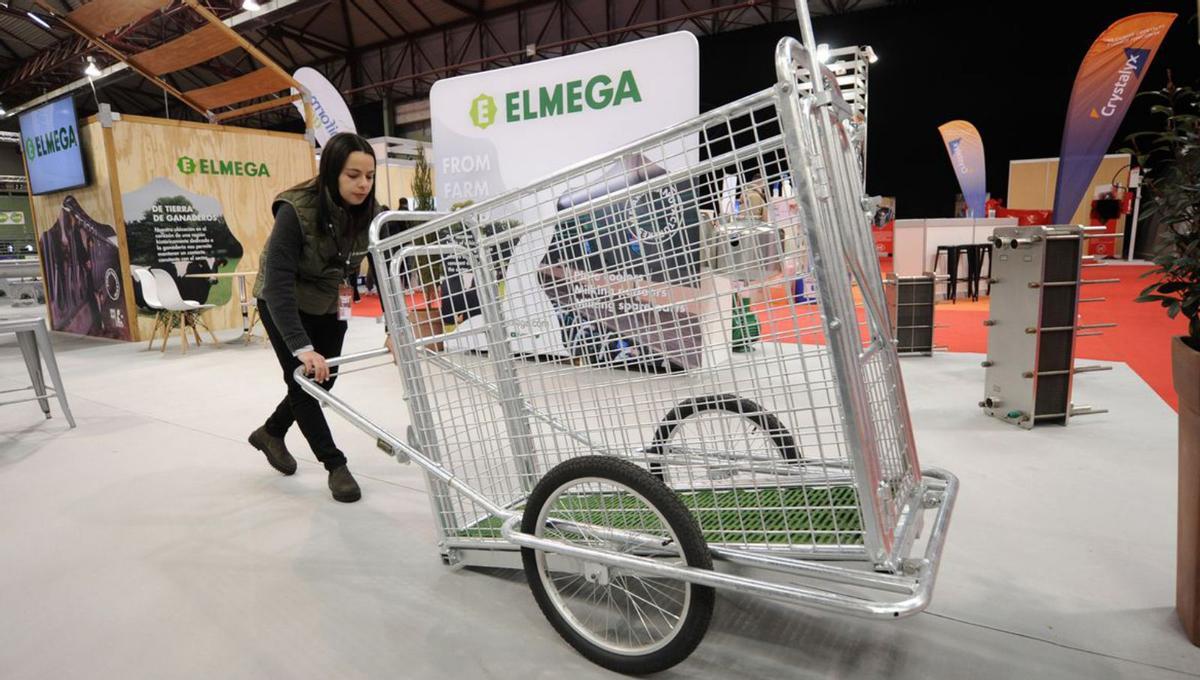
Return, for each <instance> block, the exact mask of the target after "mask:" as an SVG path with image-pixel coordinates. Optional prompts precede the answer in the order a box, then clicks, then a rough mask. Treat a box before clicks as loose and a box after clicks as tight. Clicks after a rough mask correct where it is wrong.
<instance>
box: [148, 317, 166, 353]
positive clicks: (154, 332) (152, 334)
mask: <svg viewBox="0 0 1200 680" xmlns="http://www.w3.org/2000/svg"><path fill="white" fill-rule="evenodd" d="M162 322H163V313H162V311H158V312H155V314H154V329H153V330H152V331H150V344H149V345H146V350H147V351H149V350H152V349H154V338H155V337H156V336H157V335H158V327H159V326H161V325H162Z"/></svg>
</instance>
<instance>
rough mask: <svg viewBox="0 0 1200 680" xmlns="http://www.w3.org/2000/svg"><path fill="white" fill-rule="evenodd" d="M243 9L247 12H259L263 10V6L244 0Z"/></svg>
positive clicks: (251, 0)
mask: <svg viewBox="0 0 1200 680" xmlns="http://www.w3.org/2000/svg"><path fill="white" fill-rule="evenodd" d="M242 9H243V10H245V11H247V12H257V11H258V10H260V9H262V5H260V4H258V3H257V2H255V1H254V0H242Z"/></svg>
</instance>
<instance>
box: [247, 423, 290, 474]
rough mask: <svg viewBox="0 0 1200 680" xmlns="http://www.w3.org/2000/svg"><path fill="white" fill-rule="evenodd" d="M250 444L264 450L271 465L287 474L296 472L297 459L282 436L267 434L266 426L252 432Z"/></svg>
mask: <svg viewBox="0 0 1200 680" xmlns="http://www.w3.org/2000/svg"><path fill="white" fill-rule="evenodd" d="M249 441H250V446H253V447H254V448H256V449H258V450H259V451H262V452H263V454H265V455H266V457H267V462H268V463H270V464H271V467H273V468H275V469H276V470H279V471H280V472H282V473H283V474H285V475H291V474H295V472H296V459H295V458H293V457H292V454H291V453H290V452H289V451H288V450H287V445H286V444H284V443H283V438H282V437H272V436H271V435H269V434H267V430H266V427H265V426H263V427H260V428H258V429H257V430H255V431H253V432H251V433H250V439H249Z"/></svg>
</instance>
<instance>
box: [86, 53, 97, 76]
mask: <svg viewBox="0 0 1200 680" xmlns="http://www.w3.org/2000/svg"><path fill="white" fill-rule="evenodd" d="M83 75H85V76H87V77H88V78H99V77H100V68H99V67H98V66H96V58H95V57H88V58H87V66H85V67H84V69H83Z"/></svg>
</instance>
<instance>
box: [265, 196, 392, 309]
mask: <svg viewBox="0 0 1200 680" xmlns="http://www.w3.org/2000/svg"><path fill="white" fill-rule="evenodd" d="M319 200H320V197H319V193H318V191H317V185H316V180H315V179H312V180H309V181H307V182H304V183H302V184H299V185H297V186H294V187H292V188H291V189H288V190H287V191H284V192H283V193H281V194H279V195H278V196H276V197H275V201H274V202H273V203H272V204H271V212H272V213H273V214H277V213H278V212H279V209H280V207H282V206H283V204H285V203H286V204H288V205H290V206H292V208H293V209H294V210H295V211H296V215H297V216H298V217H299V218H300V231H301V233H302V234H303V237H304V242H303V244H301V246H300V261H299V262H298V263H297V267H296V302H297V306H298V307H299V308H300V311H302V312H304V313H305V314H334V313H336V312H337V304H338V299H337V298H338V286H340V285H341V283H342V281H344V280H346V279H347V278H351V279H352V278H353V277H354V276H356V275H357V274H358V271H359V269H360V268H361V266H362V261H363V258H364V257H365V256H366V254H367V242H368V239H369V238H370V230H369V229H363V230H362V231H360V232H359V233H358V234H357V235H355V236H354V237H353V239H351V238H349V237H347V236H345V235H343V229H344V226H345V224H346V212H345V211H344V210H343V209H342V208H341V207H339V206H337V205H331V206H330V210H329V217H330V224H326V225H321V224H318V214H319V213H318V201H319ZM326 200H329V199H328V197H327V198H326ZM331 202H332V201H331ZM334 234H337V237H336V238H335V237H334ZM266 258H267V248H266V247H264V248H263V254H262V259H261V260H260V261H259V263H258V276H257V277H256V278H255V280H254V296H255V297H258V296H259V295H260V294H261V293H262V289H263V286H264V284H265V283H266V276H267V262H266Z"/></svg>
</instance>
